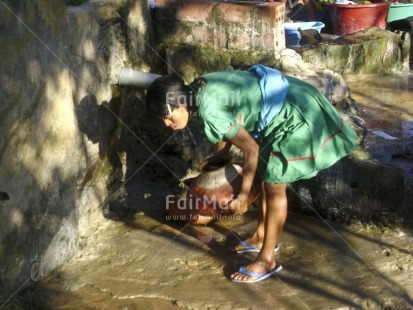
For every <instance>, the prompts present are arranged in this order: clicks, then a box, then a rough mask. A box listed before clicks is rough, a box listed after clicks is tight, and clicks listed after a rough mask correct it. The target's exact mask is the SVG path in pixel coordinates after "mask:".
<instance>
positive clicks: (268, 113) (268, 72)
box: [248, 64, 289, 139]
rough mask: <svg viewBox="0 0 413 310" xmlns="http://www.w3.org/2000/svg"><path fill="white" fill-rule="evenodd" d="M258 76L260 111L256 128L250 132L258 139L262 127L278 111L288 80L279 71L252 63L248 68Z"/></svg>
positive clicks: (282, 102) (285, 93) (282, 103)
mask: <svg viewBox="0 0 413 310" xmlns="http://www.w3.org/2000/svg"><path fill="white" fill-rule="evenodd" d="M248 71H249V72H254V73H256V74H257V75H258V76H259V77H260V82H259V84H260V88H261V97H262V99H261V113H260V118H259V119H258V126H257V129H256V130H255V131H254V132H253V133H251V134H252V135H253V137H254V138H255V139H260V138H261V136H262V131H263V130H264V128H265V127H266V126H267V125H268V124H269V123H270V122H271V121H272V119H273V118H274V117H275V116H276V115H278V113H280V111H281V109H282V107H283V105H284V101H285V97H286V96H287V92H288V86H289V84H288V81H287V79H286V78H285V77H284V76H283V75H282V74H281V72H280V71H278V70H276V69H272V68H269V67H266V66H264V65H260V64H258V65H254V66H252V67H251V68H249V69H248Z"/></svg>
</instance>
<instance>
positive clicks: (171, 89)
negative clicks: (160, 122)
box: [146, 74, 188, 117]
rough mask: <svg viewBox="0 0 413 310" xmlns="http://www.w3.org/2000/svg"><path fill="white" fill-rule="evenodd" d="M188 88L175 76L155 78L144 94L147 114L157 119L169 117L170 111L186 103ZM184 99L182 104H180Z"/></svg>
mask: <svg viewBox="0 0 413 310" xmlns="http://www.w3.org/2000/svg"><path fill="white" fill-rule="evenodd" d="M187 96H188V88H187V86H185V84H184V81H183V80H182V79H181V78H180V77H179V76H178V75H176V74H170V75H166V76H161V77H159V78H157V79H156V80H155V81H154V82H153V83H152V84H151V86H149V88H148V90H147V93H146V105H147V107H148V110H149V112H151V113H152V114H153V115H155V116H158V117H165V116H167V115H169V112H170V111H169V109H168V104H169V107H170V109H171V111H172V110H173V109H175V108H177V107H179V105H181V104H185V103H186V99H187ZM182 99H184V102H182Z"/></svg>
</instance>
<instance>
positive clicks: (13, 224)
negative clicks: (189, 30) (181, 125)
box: [0, 0, 151, 286]
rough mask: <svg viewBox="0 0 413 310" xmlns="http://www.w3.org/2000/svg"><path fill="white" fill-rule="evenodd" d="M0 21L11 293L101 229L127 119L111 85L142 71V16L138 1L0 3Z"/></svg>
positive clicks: (1, 163)
mask: <svg viewBox="0 0 413 310" xmlns="http://www.w3.org/2000/svg"><path fill="white" fill-rule="evenodd" d="M0 20H1V22H0V25H1V32H0V55H1V57H0V98H2V100H1V103H0V191H1V192H3V193H7V196H8V197H9V199H8V200H4V199H3V200H2V201H0V242H1V243H0V286H13V285H20V284H22V283H29V282H30V281H31V280H36V279H38V278H39V277H40V276H41V275H42V274H46V273H47V272H49V271H50V270H52V269H53V268H55V267H56V266H59V265H60V264H62V263H63V262H64V261H65V260H67V259H68V258H69V257H70V256H72V255H73V253H74V252H75V251H76V250H77V249H78V247H79V246H80V245H81V244H82V242H83V244H84V243H85V242H86V241H87V236H88V235H89V234H90V232H91V231H94V230H96V229H101V228H103V227H104V223H105V221H104V217H103V210H102V208H103V206H104V202H105V200H106V199H107V196H108V191H107V186H108V185H110V184H111V183H113V182H116V179H120V178H122V171H124V170H125V160H123V159H124V158H125V156H124V154H125V153H126V152H127V150H126V148H125V147H124V145H125V144H122V141H123V140H122V139H123V136H125V127H127V126H124V123H125V122H127V121H126V117H125V114H128V115H130V114H132V113H131V111H130V110H128V111H125V109H126V108H127V107H125V105H124V102H123V101H122V100H124V99H119V98H122V96H121V95H122V94H121V93H122V90H121V91H119V90H115V89H114V88H113V86H112V85H113V84H116V82H117V78H118V76H117V75H118V73H119V72H120V68H122V67H124V66H134V67H135V68H137V69H140V70H142V71H145V70H150V69H151V68H150V63H151V61H150V57H147V56H146V55H150V53H149V52H148V45H150V44H148V42H150V37H149V36H148V34H149V33H150V31H148V29H147V27H148V24H149V21H150V16H149V11H148V8H147V4H146V2H141V1H105V3H103V2H102V1H101V2H96V1H94V2H90V3H87V4H84V5H82V6H79V7H67V6H66V1H65V0H53V1H49V0H38V1H15V0H6V1H2V2H1V3H0ZM131 55H132V57H131ZM117 92H118V93H117ZM139 96H141V94H139V93H137V94H136V96H134V98H135V99H134V100H135V101H133V100H129V102H131V103H130V104H134V105H135V106H134V107H135V108H138V107H136V105H138V104H139V101H136V100H137V99H136V98H139ZM117 98H118V99H117ZM126 131H127V130H126ZM125 139H126V138H125ZM129 144H131V143H130V141H129ZM132 145H133V144H132ZM131 148H132V146H131V147H130V148H129V151H130V152H131V150H130V149H131ZM3 197H6V194H4V195H3ZM34 263H35V264H34Z"/></svg>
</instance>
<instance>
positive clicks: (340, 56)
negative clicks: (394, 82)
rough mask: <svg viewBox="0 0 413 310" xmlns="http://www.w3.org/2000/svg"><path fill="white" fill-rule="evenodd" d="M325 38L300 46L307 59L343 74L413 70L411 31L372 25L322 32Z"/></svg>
mask: <svg viewBox="0 0 413 310" xmlns="http://www.w3.org/2000/svg"><path fill="white" fill-rule="evenodd" d="M322 38H323V41H322V42H321V43H320V44H317V45H303V46H302V47H301V48H298V49H296V51H297V52H298V53H299V54H300V55H301V56H302V57H303V60H304V61H306V62H308V63H311V64H313V65H315V66H317V67H319V68H326V69H330V70H333V71H335V72H337V73H340V74H374V73H383V74H385V73H392V72H398V71H407V70H409V47H410V44H411V43H410V41H411V39H410V35H409V33H406V32H404V33H401V32H400V33H393V32H390V31H386V30H381V29H379V28H370V29H367V30H363V31H360V32H357V33H355V34H351V35H347V36H341V37H337V36H331V35H322Z"/></svg>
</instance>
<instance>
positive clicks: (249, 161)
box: [228, 126, 259, 215]
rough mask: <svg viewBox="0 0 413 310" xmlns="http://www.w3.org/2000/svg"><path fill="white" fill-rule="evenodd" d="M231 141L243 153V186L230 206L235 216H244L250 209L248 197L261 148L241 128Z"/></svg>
mask: <svg viewBox="0 0 413 310" xmlns="http://www.w3.org/2000/svg"><path fill="white" fill-rule="evenodd" d="M229 141H230V142H231V143H232V144H233V145H235V146H236V147H238V148H239V149H240V150H241V151H242V152H243V155H244V156H243V157H244V161H243V167H242V185H241V189H240V194H239V195H238V197H236V198H235V199H234V200H233V201H231V202H230V203H229V204H228V207H229V209H230V210H232V212H233V214H236V215H238V214H243V213H245V212H246V211H247V209H248V195H249V193H250V191H251V187H252V184H253V181H254V177H255V173H256V171H257V164H258V153H259V147H258V144H257V143H256V142H255V140H254V139H253V138H252V137H251V136H250V134H249V133H248V132H247V131H246V130H245V128H244V127H242V126H240V129H239V131H238V133H237V134H236V135H235V136H234V137H233V138H231V139H229Z"/></svg>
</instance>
